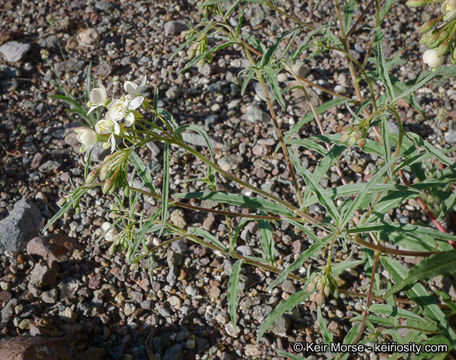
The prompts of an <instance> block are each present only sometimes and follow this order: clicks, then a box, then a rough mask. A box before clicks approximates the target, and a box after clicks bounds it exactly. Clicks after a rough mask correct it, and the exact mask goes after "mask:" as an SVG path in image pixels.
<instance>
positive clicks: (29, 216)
mask: <svg viewBox="0 0 456 360" xmlns="http://www.w3.org/2000/svg"><path fill="white" fill-rule="evenodd" d="M43 220H44V219H43V216H42V215H41V211H40V210H39V209H38V207H37V206H36V205H35V204H34V203H33V202H32V201H31V200H29V199H26V198H23V199H21V200H19V201H18V202H16V203H15V204H14V208H13V210H12V211H11V213H10V214H9V215H8V216H7V217H6V218H5V219H3V220H1V221H0V251H5V250H8V251H12V252H17V251H19V250H20V249H21V247H22V246H23V245H25V243H26V242H27V241H29V240H30V239H31V238H33V237H35V236H37V235H38V234H39V232H40V230H41V227H42V226H43Z"/></svg>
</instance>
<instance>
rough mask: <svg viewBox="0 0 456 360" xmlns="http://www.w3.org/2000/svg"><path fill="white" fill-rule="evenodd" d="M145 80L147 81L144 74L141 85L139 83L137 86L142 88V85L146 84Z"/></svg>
mask: <svg viewBox="0 0 456 360" xmlns="http://www.w3.org/2000/svg"><path fill="white" fill-rule="evenodd" d="M146 82H147V75H144V77H143V79H142V81H141V85H139V87H141V88H143V87H144V86H146Z"/></svg>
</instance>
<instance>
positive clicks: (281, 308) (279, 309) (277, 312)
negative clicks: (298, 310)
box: [257, 290, 312, 342]
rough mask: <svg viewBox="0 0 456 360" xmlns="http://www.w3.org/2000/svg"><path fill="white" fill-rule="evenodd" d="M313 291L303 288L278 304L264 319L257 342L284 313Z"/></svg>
mask: <svg viewBox="0 0 456 360" xmlns="http://www.w3.org/2000/svg"><path fill="white" fill-rule="evenodd" d="M310 294H312V292H306V291H304V290H301V291H299V292H297V293H296V294H293V295H290V297H289V298H288V299H287V300H285V301H282V302H281V303H280V304H279V305H277V306H276V308H275V309H274V310H272V311H271V313H270V314H269V315H268V317H267V318H266V319H265V320H264V321H263V323H262V324H261V326H260V329H259V330H258V335H257V342H260V340H261V338H262V336H263V334H264V333H265V332H266V331H267V330H268V329H269V328H270V327H271V325H272V324H273V323H274V322H275V321H276V320H277V319H278V318H279V317H281V316H282V314H283V313H286V312H289V311H291V310H292V309H293V308H294V307H295V306H296V305H299V304H301V303H302V302H303V301H304V300H306V299H307V298H308V297H309V296H310Z"/></svg>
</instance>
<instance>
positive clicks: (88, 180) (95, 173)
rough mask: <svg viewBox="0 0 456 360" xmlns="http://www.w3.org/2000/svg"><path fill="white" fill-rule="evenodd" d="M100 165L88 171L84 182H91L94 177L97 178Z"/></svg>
mask: <svg viewBox="0 0 456 360" xmlns="http://www.w3.org/2000/svg"><path fill="white" fill-rule="evenodd" d="M100 170H101V166H98V167H97V168H95V169H93V170H92V171H91V172H89V175H87V179H86V184H90V183H93V182H94V181H95V179H96V178H97V176H98V174H99V173H100Z"/></svg>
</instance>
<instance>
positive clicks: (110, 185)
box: [103, 177, 115, 194]
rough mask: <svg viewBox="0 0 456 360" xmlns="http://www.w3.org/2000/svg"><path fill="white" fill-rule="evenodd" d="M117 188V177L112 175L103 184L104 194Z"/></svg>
mask: <svg viewBox="0 0 456 360" xmlns="http://www.w3.org/2000/svg"><path fill="white" fill-rule="evenodd" d="M114 188H115V178H114V177H111V178H109V179H108V180H106V181H105V183H104V185H103V194H111V193H112V192H113V191H114Z"/></svg>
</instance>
